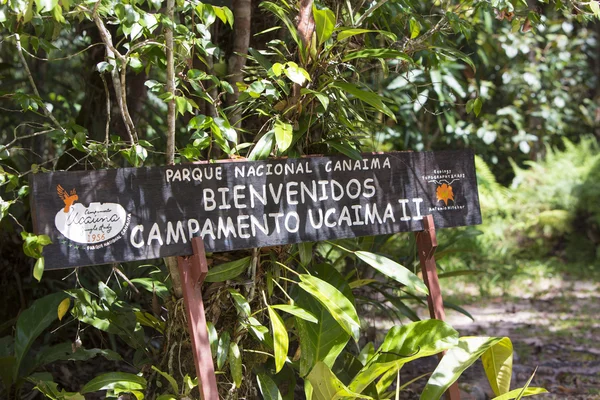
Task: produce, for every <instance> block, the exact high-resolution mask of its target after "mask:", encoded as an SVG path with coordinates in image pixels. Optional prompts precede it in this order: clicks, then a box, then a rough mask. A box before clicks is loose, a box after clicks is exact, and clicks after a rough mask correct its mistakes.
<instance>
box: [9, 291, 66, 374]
mask: <svg viewBox="0 0 600 400" xmlns="http://www.w3.org/2000/svg"><path fill="white" fill-rule="evenodd" d="M65 298H67V295H66V294H65V293H54V294H50V295H48V296H45V297H42V298H41V299H38V300H36V301H34V302H33V304H32V305H31V307H29V308H28V309H27V310H25V311H23V312H22V313H21V315H19V319H17V325H16V327H15V329H16V332H15V359H16V364H15V368H14V376H13V377H14V378H15V379H16V378H17V376H18V373H19V369H20V366H21V363H22V361H23V359H24V357H25V356H26V355H27V352H28V351H29V348H30V347H31V345H32V343H33V341H34V340H35V339H36V338H37V337H38V336H39V335H40V334H41V333H42V332H43V331H44V329H46V328H47V327H48V326H50V324H51V323H52V322H54V320H56V319H57V318H58V314H57V313H56V310H57V309H58V305H59V304H60V303H61V302H62V301H63V300H64V299H65Z"/></svg>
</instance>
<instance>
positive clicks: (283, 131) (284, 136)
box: [273, 120, 294, 153]
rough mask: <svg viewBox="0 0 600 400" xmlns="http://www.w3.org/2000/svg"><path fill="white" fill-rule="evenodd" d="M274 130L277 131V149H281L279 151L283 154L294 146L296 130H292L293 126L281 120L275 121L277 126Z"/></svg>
mask: <svg viewBox="0 0 600 400" xmlns="http://www.w3.org/2000/svg"><path fill="white" fill-rule="evenodd" d="M273 129H274V130H275V141H276V142H277V147H278V148H279V151H280V152H281V153H283V152H284V151H286V150H287V149H288V148H289V147H290V145H291V144H292V139H293V137H294V129H293V128H292V125H291V124H288V123H287V122H282V121H280V120H276V121H275V126H274V128H273Z"/></svg>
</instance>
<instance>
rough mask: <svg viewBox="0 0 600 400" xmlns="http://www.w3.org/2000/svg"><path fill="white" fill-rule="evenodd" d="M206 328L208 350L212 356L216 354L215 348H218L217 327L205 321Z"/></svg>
mask: <svg viewBox="0 0 600 400" xmlns="http://www.w3.org/2000/svg"><path fill="white" fill-rule="evenodd" d="M206 329H208V341H209V343H210V352H211V354H212V356H213V357H215V356H216V355H217V349H218V348H219V335H217V329H216V328H215V325H214V324H213V323H212V322H210V321H207V322H206Z"/></svg>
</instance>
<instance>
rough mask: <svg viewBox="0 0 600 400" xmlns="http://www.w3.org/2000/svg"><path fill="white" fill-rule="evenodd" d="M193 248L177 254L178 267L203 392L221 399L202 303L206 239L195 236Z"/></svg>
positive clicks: (204, 396)
mask: <svg viewBox="0 0 600 400" xmlns="http://www.w3.org/2000/svg"><path fill="white" fill-rule="evenodd" d="M192 249H193V250H194V254H193V255H191V256H189V257H177V266H178V267H179V275H180V276H181V283H182V286H183V301H184V303H185V310H186V313H187V321H188V329H189V332H190V337H191V339H192V350H193V351H194V361H195V364H196V374H197V376H198V386H199V389H200V395H201V396H202V399H203V400H218V399H219V393H218V390H217V377H216V375H215V366H214V364H213V360H212V354H211V351H210V341H209V339H208V329H207V327H206V316H205V315H204V303H203V302H202V283H203V282H204V278H206V274H207V273H208V264H207V262H206V252H205V251H204V242H203V241H202V239H201V238H199V237H195V238H193V239H192Z"/></svg>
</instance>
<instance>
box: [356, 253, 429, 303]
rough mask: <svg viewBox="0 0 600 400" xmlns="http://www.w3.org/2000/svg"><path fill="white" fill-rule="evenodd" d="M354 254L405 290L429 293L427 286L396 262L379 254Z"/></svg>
mask: <svg viewBox="0 0 600 400" xmlns="http://www.w3.org/2000/svg"><path fill="white" fill-rule="evenodd" d="M354 254H356V256H357V257H358V258H360V259H361V260H363V261H364V262H366V263H367V264H369V265H370V266H371V267H373V268H375V269H376V270H377V271H379V272H381V273H382V274H384V275H385V276H387V277H390V278H392V279H393V280H395V281H396V282H399V283H401V284H403V285H405V286H406V287H407V288H410V289H412V290H416V291H419V292H422V293H425V294H428V293H429V290H428V289H427V286H425V283H423V281H422V280H421V279H419V277H418V276H417V275H415V274H414V273H412V272H411V271H410V270H409V269H407V268H406V267H404V266H402V265H400V264H398V263H397V262H395V261H392V260H390V259H389V258H387V257H384V256H382V255H379V254H374V253H369V252H368V251H355V252H354Z"/></svg>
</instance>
